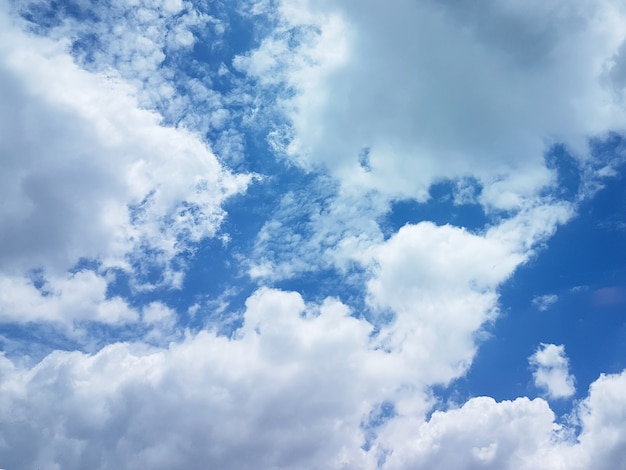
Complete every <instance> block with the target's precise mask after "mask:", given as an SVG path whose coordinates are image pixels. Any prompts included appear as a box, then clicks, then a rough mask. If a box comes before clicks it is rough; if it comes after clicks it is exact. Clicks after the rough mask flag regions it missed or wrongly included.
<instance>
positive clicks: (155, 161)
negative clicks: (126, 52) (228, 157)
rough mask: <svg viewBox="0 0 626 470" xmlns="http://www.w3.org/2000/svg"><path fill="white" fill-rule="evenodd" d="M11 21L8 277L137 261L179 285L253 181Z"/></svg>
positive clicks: (5, 59) (6, 83) (113, 81)
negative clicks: (180, 258) (191, 253)
mask: <svg viewBox="0 0 626 470" xmlns="http://www.w3.org/2000/svg"><path fill="white" fill-rule="evenodd" d="M12 21H13V20H11V19H9V18H8V17H7V16H6V15H5V14H4V13H2V16H1V17H0V22H1V23H2V32H1V33H0V35H1V39H0V43H1V44H2V46H0V80H1V81H2V87H1V90H2V97H3V106H2V107H1V108H0V122H1V123H2V125H1V126H0V132H1V133H2V134H1V137H2V138H1V139H0V151H1V153H2V154H3V156H4V158H3V159H2V171H1V172H0V175H1V176H0V180H1V181H0V197H1V198H2V200H3V201H8V203H7V204H3V205H2V208H1V209H0V221H1V224H0V227H1V228H0V241H1V242H2V243H1V244H0V245H1V247H2V248H1V249H0V261H1V262H2V266H3V270H4V271H5V273H7V275H20V274H23V273H25V272H26V271H28V270H30V269H44V271H45V272H46V275H48V273H49V274H50V275H51V276H57V277H58V276H59V275H61V274H62V273H63V272H64V271H65V270H67V269H69V268H71V267H72V266H73V265H75V264H76V263H77V262H78V261H79V260H81V259H95V260H97V261H98V262H100V263H102V265H103V267H109V266H117V267H122V268H124V269H128V268H129V267H130V262H131V261H138V260H139V259H142V261H143V260H145V261H146V262H149V263H157V264H159V265H161V266H165V267H166V269H165V274H164V280H165V282H168V283H170V284H174V285H175V284H176V283H179V282H180V276H176V275H175V274H174V273H172V272H169V271H168V269H167V266H168V263H169V261H170V260H171V259H172V258H173V257H174V256H176V255H177V254H178V253H180V252H181V251H183V250H185V249H186V248H188V247H189V244H193V243H195V242H198V241H199V240H201V239H203V238H205V237H210V236H213V235H215V234H216V232H217V231H218V229H219V226H220V223H221V221H222V219H223V217H224V215H225V213H224V211H223V209H222V207H221V204H222V203H223V201H224V200H225V199H226V198H227V197H229V196H230V195H232V194H235V193H239V192H241V191H243V190H244V189H245V188H246V185H247V184H248V181H249V177H248V176H246V175H234V174H232V173H230V172H229V171H228V170H226V169H224V168H223V167H222V166H221V165H220V163H219V162H218V160H217V159H216V158H215V156H214V155H213V154H212V153H211V151H210V149H208V148H207V146H206V144H205V143H204V142H203V141H202V140H201V139H200V138H199V137H198V136H197V135H195V134H193V133H192V132H190V131H187V130H185V129H182V128H172V127H165V126H162V125H161V124H160V121H161V116H160V115H159V114H157V113H155V112H151V111H147V110H144V109H141V108H140V107H139V105H138V101H137V91H136V89H135V88H133V87H132V86H131V85H129V84H128V83H127V82H125V81H124V80H122V79H120V78H119V77H118V76H117V75H116V73H115V72H110V71H109V72H108V73H90V72H87V71H85V70H83V69H81V68H80V67H78V66H77V65H76V64H75V63H74V62H73V61H72V59H71V58H70V56H69V55H68V54H67V52H66V41H64V40H62V41H53V40H49V39H45V38H36V37H32V36H30V35H27V34H25V33H24V32H22V31H21V30H20V29H18V28H17V27H16V26H14V25H13V24H12ZM147 252H149V253H150V258H147V257H144V256H145V255H146V253H147ZM142 261H140V264H141V262H142Z"/></svg>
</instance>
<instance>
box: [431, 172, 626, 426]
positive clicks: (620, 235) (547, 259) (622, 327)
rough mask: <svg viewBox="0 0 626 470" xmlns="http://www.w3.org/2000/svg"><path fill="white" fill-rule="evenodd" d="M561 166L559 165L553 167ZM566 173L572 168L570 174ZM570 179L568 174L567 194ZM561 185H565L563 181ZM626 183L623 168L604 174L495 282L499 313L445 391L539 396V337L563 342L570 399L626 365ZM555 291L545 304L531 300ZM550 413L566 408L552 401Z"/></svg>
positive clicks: (543, 340) (505, 396)
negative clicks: (589, 195)
mask: <svg viewBox="0 0 626 470" xmlns="http://www.w3.org/2000/svg"><path fill="white" fill-rule="evenodd" d="M560 173H561V172H560ZM570 175H571V173H570ZM575 186H576V178H575V177H574V178H572V179H571V180H570V189H571V191H570V193H569V194H570V195H573V194H574V192H575V191H574V189H575ZM565 187H567V185H565ZM625 220H626V187H625V186H624V168H623V167H622V168H621V171H620V175H619V176H617V177H615V178H613V179H609V180H606V182H605V187H604V188H603V189H602V190H600V191H599V192H598V193H597V194H596V195H595V197H594V198H593V199H589V200H586V201H584V202H583V203H582V204H581V206H580V207H579V211H578V216H577V217H576V218H574V219H573V220H572V221H570V222H569V223H568V224H566V225H564V226H562V227H560V228H559V230H558V231H557V233H556V234H555V235H554V236H553V237H552V238H551V239H550V240H549V241H548V242H547V243H546V245H545V246H544V247H543V249H541V250H539V251H538V253H537V254H536V255H535V257H534V258H532V259H531V260H530V261H529V262H528V263H527V264H526V265H524V266H522V267H520V268H519V269H518V271H517V272H516V273H515V275H514V276H513V277H512V278H511V279H510V280H509V281H507V282H506V283H505V284H504V285H503V286H502V287H501V289H500V293H501V299H500V303H501V306H502V313H501V315H500V316H499V317H498V319H497V321H496V322H495V324H494V325H493V326H492V327H491V328H490V329H489V338H488V339H486V340H485V341H484V342H483V343H482V344H481V345H480V348H479V350H478V353H477V355H476V357H475V359H474V362H473V364H472V367H471V369H470V370H469V372H468V374H467V376H466V377H464V378H462V379H459V380H458V381H457V382H455V383H454V384H453V385H452V386H451V387H450V388H449V389H448V390H441V394H442V396H444V397H455V396H456V397H458V396H461V397H465V398H467V397H469V396H478V395H488V396H492V397H494V398H495V399H497V400H504V399H513V398H515V397H518V396H540V395H541V393H540V391H539V390H537V389H536V388H535V387H534V385H533V381H532V377H531V372H530V370H529V366H528V357H529V356H530V355H531V354H532V353H533V352H534V351H535V350H536V348H537V347H538V346H539V344H540V343H553V344H563V345H564V346H565V349H566V353H567V355H568V357H569V358H570V372H571V373H572V374H573V375H574V376H575V377H576V394H575V395H574V397H573V399H579V398H582V397H584V396H586V394H587V391H588V387H589V385H590V383H591V382H593V381H594V380H596V379H597V378H598V376H599V375H600V373H618V372H620V371H621V370H623V369H624V367H626V249H624V246H625V245H624V221H625ZM541 295H555V296H557V298H558V300H557V301H556V302H555V303H553V304H552V305H549V306H548V307H547V309H546V310H545V311H542V310H540V309H539V308H538V306H537V305H536V303H534V302H533V299H534V298H536V297H537V296H541ZM552 406H553V409H554V410H555V412H557V413H560V414H563V413H567V412H569V410H570V406H571V402H569V401H568V400H557V401H555V402H554V403H553V404H552Z"/></svg>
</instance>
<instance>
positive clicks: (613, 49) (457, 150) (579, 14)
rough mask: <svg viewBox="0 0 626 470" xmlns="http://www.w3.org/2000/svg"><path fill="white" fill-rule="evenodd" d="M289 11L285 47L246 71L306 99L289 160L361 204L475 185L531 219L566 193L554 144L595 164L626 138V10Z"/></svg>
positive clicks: (281, 31) (287, 108) (490, 6)
mask: <svg viewBox="0 0 626 470" xmlns="http://www.w3.org/2000/svg"><path fill="white" fill-rule="evenodd" d="M279 6H280V9H279V12H280V18H281V22H280V24H279V26H278V27H277V28H276V30H275V34H274V35H272V36H270V37H268V38H267V39H265V40H264V41H263V42H262V44H261V45H260V47H259V48H258V49H257V50H255V51H253V52H252V53H250V54H248V55H246V56H242V57H241V58H240V59H239V61H238V62H237V64H238V66H239V68H240V69H243V70H246V71H247V72H248V73H249V74H250V75H252V76H254V77H255V78H257V79H259V80H260V81H261V83H263V82H265V81H268V80H270V81H271V84H274V83H275V82H279V81H284V82H285V83H287V84H288V85H289V86H290V90H292V91H295V94H293V95H292V96H290V97H286V98H285V99H284V100H283V101H280V106H281V107H282V109H283V111H284V113H285V115H286V117H287V118H288V120H289V123H290V129H288V130H286V131H285V132H280V134H281V136H282V138H283V139H286V145H284V146H283V150H284V152H285V153H286V154H287V155H288V156H289V157H290V158H292V159H294V160H295V161H297V162H299V163H301V164H302V165H304V166H305V167H312V166H315V165H318V164H321V165H324V166H326V167H327V168H329V169H330V171H331V173H332V174H333V175H334V176H335V177H337V178H338V179H339V180H340V181H341V182H342V184H344V185H347V186H354V187H358V188H361V189H362V190H363V191H364V192H365V191H368V190H372V189H375V190H378V191H380V192H381V193H383V194H386V195H388V196H390V197H396V198H415V199H418V200H425V199H426V198H427V197H428V189H429V186H430V185H431V184H432V183H433V182H435V181H439V180H441V179H445V178H452V179H455V178H463V177H467V176H471V177H474V178H476V179H477V180H478V181H479V182H480V183H481V184H482V185H483V187H484V188H483V191H482V195H481V197H480V200H481V201H482V203H483V204H484V205H485V206H486V207H496V208H504V209H516V208H520V207H524V206H525V205H526V204H527V203H528V201H529V200H531V201H532V200H533V199H534V197H536V196H537V195H538V194H539V193H540V192H541V191H543V190H544V189H545V188H546V187H550V186H552V185H553V184H554V183H555V179H554V174H553V173H552V172H551V171H550V170H548V169H547V167H546V166H545V164H544V161H543V157H544V153H545V152H546V150H548V148H549V146H550V145H551V144H554V143H560V142H563V143H565V144H566V145H568V146H569V148H570V150H572V151H573V152H574V153H575V154H576V155H577V156H578V157H579V158H580V159H581V161H584V159H585V158H586V157H587V154H588V148H587V139H588V138H589V137H591V136H599V137H602V136H604V135H605V133H606V132H608V131H610V130H613V129H617V130H619V129H623V128H624V127H625V125H626V113H625V111H624V107H623V102H622V101H621V99H620V96H623V90H624V88H623V86H622V85H623V84H621V82H619V81H618V82H619V83H617V82H616V81H615V79H614V78H611V77H613V76H614V75H616V74H617V75H620V74H618V73H617V72H616V71H617V70H618V69H619V67H620V64H621V58H622V55H623V54H620V53H619V51H621V49H620V48H622V44H623V43H624V39H625V33H624V30H625V25H626V12H625V11H624V9H623V6H622V5H621V3H620V2H615V1H610V0H606V1H601V2H577V3H576V4H571V3H567V2H562V1H560V0H551V1H548V2H542V3H541V4H539V3H537V2H533V3H531V4H529V3H528V2H520V1H509V2H505V3H502V2H495V1H492V2H488V3H487V4H486V5H484V7H483V8H481V9H480V10H478V9H474V8H473V7H470V6H466V5H461V4H459V3H458V2H453V1H450V2H443V3H441V2H439V3H435V2H429V1H425V2H409V1H401V2H395V3H393V4H386V3H385V4H381V3H378V2H370V1H367V2H363V1H358V2H356V1H350V2H343V3H342V4H341V5H338V4H336V3H335V2H308V1H305V0H302V1H282V2H279ZM301 31H306V32H307V33H306V34H305V33H299V34H297V35H296V36H294V34H295V32H301ZM294 37H295V38H297V39H298V40H299V44H298V45H297V46H293V43H294ZM620 70H621V69H620ZM612 71H613V72H612ZM620 76H621V75H620ZM616 87H617V89H618V93H616ZM572 97H575V99H573V98H572ZM363 148H368V149H369V167H370V168H369V170H367V169H363V168H361V166H360V163H359V154H360V152H361V151H362V149H363Z"/></svg>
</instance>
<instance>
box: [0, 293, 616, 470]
mask: <svg viewBox="0 0 626 470" xmlns="http://www.w3.org/2000/svg"><path fill="white" fill-rule="evenodd" d="M246 305H247V308H246V312H245V317H244V318H245V321H244V324H243V326H242V327H241V329H240V330H238V332H237V333H236V334H235V335H234V336H233V337H232V338H230V339H229V338H226V337H221V336H216V335H215V334H214V333H212V332H208V331H202V332H200V333H198V334H196V335H189V336H187V337H186V338H185V339H184V340H183V341H181V342H177V343H176V342H175V343H172V344H170V345H169V346H168V347H167V348H155V347H148V346H145V345H142V344H140V343H135V344H113V345H109V346H107V347H105V348H103V349H102V350H101V351H99V352H98V353H96V354H93V355H87V354H84V353H80V352H61V351H57V352H54V353H52V354H50V355H49V356H47V357H46V358H45V359H44V360H42V361H41V362H40V363H39V364H36V365H34V366H32V367H25V366H20V365H17V364H16V363H14V362H12V361H11V360H9V359H7V358H6V357H4V356H2V357H0V377H1V378H2V380H0V392H1V393H0V415H1V416H2V417H3V419H2V420H0V455H2V458H3V465H5V466H6V467H8V468H31V467H37V466H38V465H39V466H41V467H45V466H46V465H47V466H48V467H54V468H56V467H59V468H64V469H69V470H72V469H78V468H85V467H89V468H94V469H102V470H104V469H113V468H120V467H121V466H123V467H124V468H129V469H135V468H147V467H149V468H154V469H156V470H158V469H165V468H171V466H173V465H174V466H184V467H185V468H190V469H195V468H206V467H207V466H210V467H219V468H252V467H258V466H259V465H261V466H263V467H264V468H272V467H281V468H285V469H297V468H329V469H339V468H342V469H346V468H354V469H357V468H358V469H374V468H384V469H406V468H414V469H422V468H423V469H426V468H428V469H441V470H452V469H454V470H458V469H468V470H469V469H479V468H491V469H503V468H506V469H511V470H530V469H533V470H537V469H539V470H541V469H546V470H556V469H564V468H567V469H573V470H578V469H579V470H583V469H585V470H588V469H591V468H594V469H599V470H609V469H613V468H619V465H620V462H621V461H622V460H621V459H622V457H623V452H624V449H625V447H624V446H625V445H626V430H624V427H623V418H624V413H625V412H626V411H625V410H626V400H625V399H624V395H623V393H621V391H622V390H623V387H624V385H625V384H626V382H625V380H626V372H624V373H622V374H620V375H614V376H602V377H600V379H598V380H597V381H596V382H595V383H594V384H593V385H592V386H591V388H590V393H589V397H588V398H587V399H585V400H584V401H583V402H582V403H581V405H580V407H579V408H577V415H578V416H579V420H580V425H581V429H582V430H581V434H580V438H579V441H578V442H577V441H575V440H573V439H571V433H572V432H573V429H569V428H567V427H563V426H564V425H558V424H556V422H555V416H554V413H553V412H552V411H551V410H550V408H549V406H548V404H547V403H546V402H545V401H544V400H542V399H535V400H532V401H531V400H528V399H527V398H519V399H516V400H514V401H504V402H499V403H498V402H495V401H494V400H493V399H491V398H486V397H477V398H473V399H471V400H469V401H468V402H467V403H466V404H464V405H463V406H462V407H460V408H458V409H452V410H444V411H437V412H435V413H434V414H433V415H432V417H431V418H430V419H429V420H426V418H425V417H426V412H427V411H428V409H429V408H430V406H431V405H432V402H431V401H430V399H429V398H428V395H427V393H426V390H425V389H424V388H423V385H424V382H427V380H422V379H423V378H424V377H423V376H422V374H423V373H424V371H423V370H421V368H420V367H417V366H416V365H413V367H411V368H408V369H407V368H405V367H404V366H403V364H402V352H401V351H400V350H391V351H388V352H385V351H383V350H381V349H376V348H375V347H374V346H375V345H374V344H372V343H371V342H370V341H371V340H370V334H371V332H372V327H371V325H369V324H368V323H367V322H366V321H365V320H362V319H356V318H353V317H351V316H350V315H349V310H348V309H347V307H346V306H345V305H343V304H341V303H340V302H338V301H337V300H333V299H326V300H325V301H324V302H322V303H320V304H305V303H304V302H303V300H302V298H301V296H300V295H299V294H297V293H293V292H291V293H290V292H281V291H277V290H270V289H261V290H259V291H258V292H256V293H255V294H254V295H252V296H251V297H250V298H249V299H248V301H247V303H246ZM155 308H156V309H159V310H161V307H160V306H156V307H155ZM408 334H409V335H410V334H412V333H411V332H409V333H408ZM414 339H417V338H414ZM434 353H435V351H433V354H434ZM426 374H427V372H426ZM420 377H422V379H420ZM420 382H422V384H420ZM410 384H413V385H412V386H410ZM383 401H385V402H388V403H392V404H393V405H394V408H395V412H394V413H392V414H391V415H390V416H388V418H387V419H386V420H385V421H384V422H381V423H379V424H374V428H373V429H371V431H372V433H373V434H370V438H371V447H370V448H369V450H365V449H364V448H362V446H363V443H364V439H365V434H364V430H363V429H362V423H363V422H364V421H365V420H366V417H367V416H368V415H369V413H370V412H371V411H372V410H374V409H377V408H378V407H379V406H380V403H382V402H383ZM410 404H412V405H413V407H412V408H409V407H408V405H410ZM384 455H386V462H385V463H384V465H382V467H377V461H379V460H380V458H381V456H384ZM383 460H384V459H383ZM55 466H56V467H55Z"/></svg>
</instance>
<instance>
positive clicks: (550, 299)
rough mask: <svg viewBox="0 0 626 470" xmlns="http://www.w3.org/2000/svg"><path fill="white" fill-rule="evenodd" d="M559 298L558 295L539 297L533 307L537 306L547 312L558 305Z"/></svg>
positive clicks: (534, 299) (534, 300)
mask: <svg viewBox="0 0 626 470" xmlns="http://www.w3.org/2000/svg"><path fill="white" fill-rule="evenodd" d="M558 300H559V296H558V295H556V294H545V295H538V296H537V297H534V298H533V305H535V306H536V307H537V308H538V309H539V310H540V311H542V312H545V311H547V310H548V309H549V308H550V307H551V306H552V305H554V304H555V303H557V302H558Z"/></svg>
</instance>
